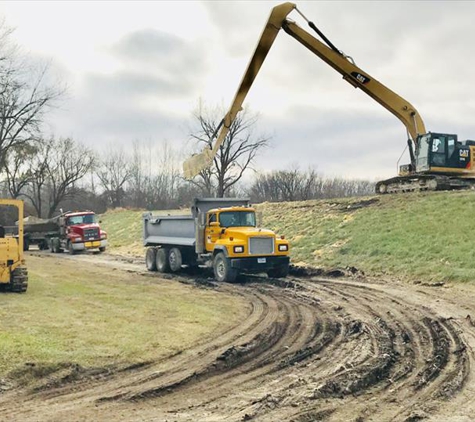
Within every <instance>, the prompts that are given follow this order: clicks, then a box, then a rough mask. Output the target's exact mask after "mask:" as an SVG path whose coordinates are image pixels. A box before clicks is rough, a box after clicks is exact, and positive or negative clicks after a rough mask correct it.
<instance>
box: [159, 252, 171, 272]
mask: <svg viewBox="0 0 475 422" xmlns="http://www.w3.org/2000/svg"><path fill="white" fill-rule="evenodd" d="M156 262H157V270H158V271H160V272H161V273H169V272H170V263H169V262H168V249H167V248H160V249H158V250H157V260H156Z"/></svg>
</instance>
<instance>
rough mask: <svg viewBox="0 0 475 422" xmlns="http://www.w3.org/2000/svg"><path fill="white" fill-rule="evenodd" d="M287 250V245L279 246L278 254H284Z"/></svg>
mask: <svg viewBox="0 0 475 422" xmlns="http://www.w3.org/2000/svg"><path fill="white" fill-rule="evenodd" d="M288 250H289V245H279V252H285V251H288Z"/></svg>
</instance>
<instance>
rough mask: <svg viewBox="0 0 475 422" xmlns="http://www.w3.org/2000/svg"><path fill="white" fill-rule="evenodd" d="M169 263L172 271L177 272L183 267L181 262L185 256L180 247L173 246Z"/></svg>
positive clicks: (169, 255) (169, 254)
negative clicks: (182, 254)
mask: <svg viewBox="0 0 475 422" xmlns="http://www.w3.org/2000/svg"><path fill="white" fill-rule="evenodd" d="M168 264H169V267H170V271H172V272H174V273H175V272H177V271H180V269H181V264H183V257H182V256H181V251H180V249H179V248H171V249H170V252H169V253H168Z"/></svg>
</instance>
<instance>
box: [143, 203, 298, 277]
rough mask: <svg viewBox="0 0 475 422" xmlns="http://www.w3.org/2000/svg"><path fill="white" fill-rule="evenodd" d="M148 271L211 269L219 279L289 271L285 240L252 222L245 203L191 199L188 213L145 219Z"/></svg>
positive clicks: (282, 274) (252, 213) (148, 215)
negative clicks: (185, 268)
mask: <svg viewBox="0 0 475 422" xmlns="http://www.w3.org/2000/svg"><path fill="white" fill-rule="evenodd" d="M143 224H144V225H143V229H144V245H145V246H146V247H147V252H146V256H145V261H146V266H147V269H148V270H149V271H157V270H158V271H160V272H176V271H178V270H179V269H180V268H181V267H182V265H188V266H198V265H206V266H209V267H213V269H214V275H215V278H216V280H217V281H227V282H233V281H235V280H236V277H237V276H238V274H239V273H240V272H244V273H262V272H265V273H267V274H268V275H269V277H275V278H281V277H285V276H287V274H288V272H289V242H288V241H287V240H286V239H285V238H284V237H283V236H277V235H276V234H275V233H274V232H273V231H271V230H266V229H261V228H258V227H257V224H256V212H255V209H254V208H252V207H251V206H250V204H249V200H248V199H236V198H204V199H195V201H194V203H193V206H192V207H191V215H174V216H153V215H152V214H151V213H146V214H144V215H143Z"/></svg>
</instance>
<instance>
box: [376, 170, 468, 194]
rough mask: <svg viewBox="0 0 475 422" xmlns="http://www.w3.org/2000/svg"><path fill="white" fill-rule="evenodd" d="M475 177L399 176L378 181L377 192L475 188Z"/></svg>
mask: <svg viewBox="0 0 475 422" xmlns="http://www.w3.org/2000/svg"><path fill="white" fill-rule="evenodd" d="M474 188H475V179H461V178H457V177H449V176H443V175H434V174H427V175H422V174H421V175H412V176H399V177H393V178H391V179H387V180H382V181H380V182H378V183H376V187H375V191H376V193H377V194H380V195H384V194H388V193H406V192H423V191H437V190H439V191H443V190H461V189H474Z"/></svg>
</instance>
